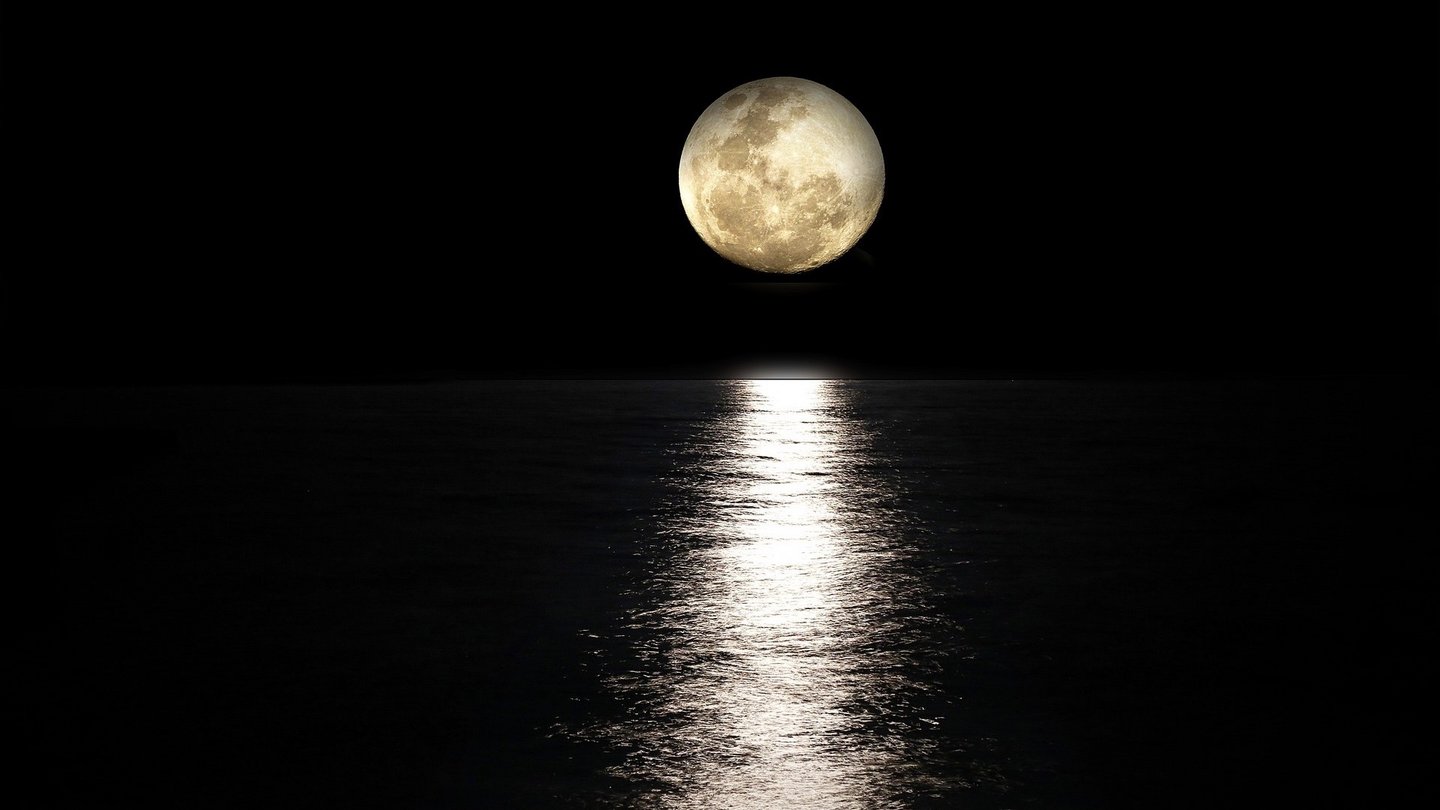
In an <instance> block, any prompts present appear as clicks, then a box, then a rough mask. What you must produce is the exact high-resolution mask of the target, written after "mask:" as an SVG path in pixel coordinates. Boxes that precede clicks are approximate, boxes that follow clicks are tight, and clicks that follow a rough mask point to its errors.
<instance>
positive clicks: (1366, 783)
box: [9, 378, 1440, 810]
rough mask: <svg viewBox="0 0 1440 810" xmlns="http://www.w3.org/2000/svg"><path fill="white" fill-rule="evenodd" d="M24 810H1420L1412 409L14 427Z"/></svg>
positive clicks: (702, 406)
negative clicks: (49, 809)
mask: <svg viewBox="0 0 1440 810" xmlns="http://www.w3.org/2000/svg"><path fill="white" fill-rule="evenodd" d="M11 400H12V405H13V406H14V407H13V408H12V414H13V415H12V419H11V425H10V427H11V435H10V442H9V444H10V458H11V460H12V465H11V466H12V469H15V470H18V471H19V472H20V473H21V476H20V478H21V479H22V480H21V481H20V482H19V484H18V489H16V488H15V487H12V493H13V494H16V495H17V501H16V503H17V506H16V507H15V511H16V513H18V515H19V519H18V525H19V526H20V531H18V532H17V533H16V534H13V535H11V536H10V544H11V547H12V548H14V549H16V550H17V552H18V554H19V557H18V562H17V565H16V567H14V568H12V569H11V577H12V579H13V580H15V581H16V588H15V590H14V593H15V594H16V595H17V598H16V599H15V600H14V607H13V608H12V615H13V616H14V617H15V618H16V619H17V620H18V621H17V625H18V626H19V629H18V631H17V632H18V638H19V643H18V645H17V648H18V649H19V651H20V652H19V654H18V660H16V661H15V662H14V663H13V664H12V666H13V667H15V668H16V669H18V670H20V672H19V674H20V685H19V686H18V687H15V692H14V693H13V695H14V697H15V703H16V704H17V707H16V718H17V726H16V727H17V728H18V729H19V734H20V737H21V739H22V740H23V745H24V747H25V748H26V749H27V750H28V752H29V753H28V754H27V757H26V760H25V763H24V764H25V769H24V772H23V775H22V776H21V777H20V779H21V781H22V782H25V783H30V784H33V785H35V786H37V787H38V788H39V789H40V793H41V795H42V796H43V797H44V798H45V800H46V801H42V803H41V806H55V807H83V808H96V807H120V806H132V805H133V806H145V807H150V808H211V807H214V808H229V807H244V808H274V807H306V808H328V807H337V808H339V807H343V808H353V807H389V808H479V807H504V808H548V807H637V808H676V809H677V810H681V809H689V808H827V809H828V808H911V807H914V808H928V807H963V808H1012V807H1013V808H1023V807H1037V808H1097V809H1098V808H1123V807H1146V808H1154V807H1217V806H1239V805H1250V804H1253V803H1256V802H1262V803H1271V804H1274V805H1278V806H1364V805H1365V804H1367V803H1373V802H1376V801H1392V800H1405V799H1410V800H1418V798H1419V796H1420V788H1421V786H1422V784H1423V782H1424V779H1423V778H1422V777H1423V775H1424V773H1425V772H1426V771H1425V769H1426V768H1428V767H1429V765H1430V761H1429V755H1428V753H1427V751H1429V750H1430V749H1429V746H1432V745H1433V743H1428V742H1426V740H1429V739H1431V738H1432V737H1433V724H1432V721H1433V719H1434V718H1433V716H1432V714H1431V712H1432V709H1433V706H1432V698H1431V693H1432V690H1433V684H1432V682H1431V680H1430V678H1431V672H1430V670H1428V663H1426V662H1428V660H1429V657H1430V652H1431V651H1430V650H1429V647H1430V641H1431V640H1432V639H1433V625H1432V624H1431V618H1432V616H1433V604H1432V603H1433V600H1434V592H1435V591H1434V583H1435V576H1434V571H1433V569H1432V568H1431V567H1429V566H1428V565H1427V564H1426V563H1425V562H1424V561H1425V560H1428V555H1426V554H1425V551H1426V550H1428V549H1429V548H1430V547H1432V546H1433V545H1434V542H1435V538H1436V537H1440V533H1437V531H1436V529H1437V526H1436V523H1437V520H1436V498H1435V490H1434V488H1433V484H1434V480H1435V476H1434V474H1435V467H1436V454H1435V450H1436V442H1435V437H1436V430H1435V422H1434V419H1435V413H1436V412H1437V410H1436V407H1435V406H1436V400H1435V397H1434V391H1433V389H1432V388H1431V387H1430V386H1429V385H1428V384H1424V383H1421V382H1417V381H1414V380H1407V379H1396V378H1365V379H1342V380H1304V381H1275V380H1270V381H1214V380H1210V381H1188V382H1154V381H1151V382H1119V381H1112V382H1096V381H1014V382H1012V381H976V382H926V381H815V380H756V381H664V382H654V381H460V382H436V383H424V384H395V385H356V386H343V385H275V386H255V385H251V386H191V387H159V386H152V387H137V388H99V389H97V388H79V387H68V388H67V387H63V386H57V387H52V388H32V389H20V390H16V391H12V392H11Z"/></svg>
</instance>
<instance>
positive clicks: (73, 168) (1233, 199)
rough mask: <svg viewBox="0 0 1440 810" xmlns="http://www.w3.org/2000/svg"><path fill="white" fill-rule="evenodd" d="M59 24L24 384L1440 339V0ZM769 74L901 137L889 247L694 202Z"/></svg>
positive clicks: (30, 136)
mask: <svg viewBox="0 0 1440 810" xmlns="http://www.w3.org/2000/svg"><path fill="white" fill-rule="evenodd" d="M7 11H8V10H7ZM48 13H49V14H50V15H51V16H50V17H49V18H48V19H45V20H36V21H35V23H36V25H35V26H33V27H31V26H29V22H30V21H29V20H27V19H24V18H23V15H22V18H20V19H16V15H15V14H13V13H11V14H8V15H7V18H8V19H7V29H8V30H7V32H6V54H5V59H6V65H5V79H4V81H5V93H6V96H7V101H6V108H7V114H6V124H5V128H6V146H5V150H6V157H7V160H6V163H7V176H8V177H9V178H10V180H8V181H7V182H6V186H7V193H6V197H7V198H8V199H9V201H10V202H11V203H12V214H11V217H10V219H9V224H10V227H9V229H8V230H9V233H10V234H11V235H12V237H11V240H10V241H8V244H7V247H8V248H9V249H8V250H7V254H8V255H9V257H10V261H7V262H6V263H5V264H6V269H5V271H4V276H5V292H6V296H5V297H6V304H5V306H6V308H7V309H6V313H5V323H6V326H5V329H6V332H7V334H6V336H5V341H6V343H7V345H8V347H9V350H10V351H9V353H10V356H11V369H12V371H13V373H14V374H17V375H18V376H19V377H20V378H21V379H39V380H72V379H74V380H97V381H112V382H113V381H121V382H124V381H152V380H153V381H166V380H195V381H230V380H235V381H244V380H272V379H279V380H304V379H317V380H323V379H334V378H354V379H372V378H393V377H399V378H404V377H424V376H427V375H434V374H441V375H445V374H456V375H476V376H544V375H571V374H573V375H579V376H590V375H609V374H634V375H653V376H669V375H681V376H683V375H689V374H711V373H733V370H734V369H737V368H740V367H741V366H742V365H744V364H747V363H754V362H756V361H765V362H773V361H804V362H811V363H820V364H822V365H825V366H826V367H829V368H835V369H840V370H844V371H847V372H853V373H869V374H876V375H885V374H902V375H908V374H914V375H936V376H967V375H977V376H984V375H992V374H1011V373H1029V374H1042V375H1043V374H1092V373H1118V374H1138V375H1171V374H1182V375H1184V374H1199V375H1211V374H1222V375H1223V374H1234V373H1240V374H1280V375H1286V374H1308V373H1316V372H1356V371H1359V372H1391V371H1411V370H1414V369H1417V368H1424V367H1426V366H1428V364H1430V363H1431V362H1433V359H1434V356H1435V350H1436V347H1437V326H1436V323H1437V319H1436V309H1437V305H1436V301H1437V286H1436V267H1437V258H1436V230H1435V225H1436V218H1437V209H1436V192H1437V164H1436V148H1435V147H1436V143H1437V128H1436V115H1435V111H1436V100H1437V88H1436V83H1435V77H1436V60H1435V49H1434V38H1435V30H1436V21H1435V19H1434V17H1433V9H1432V10H1431V11H1430V16H1427V17H1421V18H1417V19H1403V18H1394V19H1381V18H1379V17H1376V16H1370V17H1365V18H1355V17H1344V18H1341V17H1327V18H1318V17H1311V16H1309V14H1308V13H1307V15H1296V16H1287V15H1280V14H1278V13H1277V14H1272V15H1270V16H1258V15H1257V13H1256V12H1254V11H1253V10H1246V11H1243V12H1241V11H1236V12H1231V13H1220V12H1217V11H1214V10H1212V9H1209V8H1208V7H1205V8H1204V9H1200V8H1199V7H1197V9H1195V10H1189V11H1165V12H1150V13H1149V14H1148V15H1147V16H1140V17H1136V16H1132V15H1128V14H1126V15H1122V14H1118V13H1115V14H1112V15H1110V16H1105V15H1104V14H1102V13H1099V12H1094V11H1089V10H1066V11H1055V10H1047V11H1045V12H1043V13H1042V12H1040V11H1021V10H1013V11H1010V10H993V9H991V10H986V11H981V12H972V11H966V12H963V13H962V14H961V15H960V16H959V17H957V20H956V23H955V24H954V25H950V24H947V23H944V22H941V21H939V20H936V19H929V18H926V17H924V16H923V15H918V14H909V13H906V14H901V13H893V14H891V13H886V14H884V15H883V16H881V17H877V18H867V19H863V20H857V21H854V22H853V23H843V24H842V23H840V22H838V21H831V22H827V23H825V24H823V25H814V24H811V23H805V24H795V23H793V22H791V21H789V20H785V19H782V18H780V17H779V16H777V17H775V18H773V19H772V18H768V17H766V16H765V15H764V14H762V13H761V12H760V11H759V10H756V9H747V10H742V11H734V10H727V9H720V8H717V9H715V10H713V11H710V12H695V13H691V14H687V15H684V16H675V17H673V18H667V19H666V20H664V21H658V22H657V21H655V20H650V19H641V18H639V17H636V18H634V19H630V18H626V17H623V16H615V14H614V12H610V11H603V12H601V11H596V12H589V14H590V15H591V16H589V17H585V18H580V17H574V16H571V15H570V13H569V12H560V11H554V12H541V11H539V10H536V11H533V12H530V11H521V12H519V13H518V14H513V15H511V14H509V13H507V15H506V16H497V17H493V18H492V17H490V16H488V15H487V14H485V13H483V12H479V11H465V12H459V11H453V10H442V9H440V8H437V9H433V10H430V11H425V10H423V9H422V7H413V8H412V7H409V6H407V7H406V10H405V11H403V12H399V11H395V10H393V9H389V10H387V9H380V8H378V7H377V8H376V9H374V10H367V9H366V7H364V6H348V5H347V6H344V7H339V6H337V7H334V8H326V7H322V6H318V5H290V6H276V7H274V8H272V9H268V10H266V9H261V8H259V7H256V8H253V9H252V10H250V11H247V12H246V13H245V14H241V13H239V12H235V13H233V14H232V13H231V12H219V11H213V12H212V11H205V12H196V11H194V10H193V9H191V8H190V7H182V6H174V7H170V8H163V7H162V8H159V9H158V10H156V11H154V12H148V14H149V16H145V17H141V16H137V13H136V12H134V11H132V10H129V9H120V8H105V9H98V10H97V9H92V10H89V11H86V12H85V13H84V14H80V13H79V12H74V13H71V12H68V11H54V10H52V11H51V12H48ZM11 23H13V26H12V25H11ZM651 32H653V33H651ZM772 75H796V76H801V77H805V78H809V79H813V80H815V81H819V82H821V83H823V84H826V85H828V86H830V87H832V88H834V89H835V90H837V91H839V92H840V93H842V94H843V95H845V96H846V97H847V98H849V99H850V100H851V101H852V102H854V103H855V104H856V106H858V107H859V108H860V109H861V110H862V111H863V112H864V113H865V115H866V116H867V118H868V119H869V121H870V123H871V125H872V126H873V127H874V129H875V131H876V133H877V134H878V136H879V138H880V142H881V145H882V147H883V148H884V150H885V159H886V168H887V186H886V197H885V202H884V205H883V206H882V208H881V212H880V216H879V218H878V220H877V221H876V222H875V224H874V226H873V228H872V229H871V231H870V233H869V234H868V235H867V236H866V237H865V238H864V239H863V240H862V241H861V242H860V244H859V245H858V247H857V249H856V250H855V251H853V252H852V253H851V254H850V255H849V256H847V257H846V258H844V259H842V260H841V261H840V262H837V263H836V264H834V265H831V266H829V267H827V268H823V269H821V270H819V271H816V272H814V273H811V274H807V275H804V276H802V277H799V278H779V277H771V276H765V275H761V274H755V273H752V272H750V271H746V270H743V269H742V268H739V267H735V266H732V265H729V264H728V263H726V262H725V261H723V260H722V259H720V258H718V257H717V256H715V255H714V254H712V253H711V252H710V251H709V249H708V248H706V247H705V245H704V244H703V243H702V242H701V241H700V239H699V237H697V236H696V235H695V234H694V232H693V231H692V230H691V229H690V227H689V225H688V223H687V222H686V220H685V216H684V212H683V211H682V209H681V206H680V202H679V198H678V194H677V192H676V188H675V183H676V180H675V172H676V163H677V160H678V156H679V153H680V149H681V146H682V144H683V142H684V139H685V136H686V133H687V132H688V130H689V127H690V125H691V124H692V123H693V121H694V120H695V118H696V117H697V116H698V115H699V113H700V112H701V111H702V110H703V109H704V108H705V107H706V106H707V105H708V104H709V103H710V102H711V101H713V100H714V99H715V98H717V97H718V96H719V95H721V94H722V93H724V92H725V91H726V90H728V89H730V88H732V87H734V86H736V85H738V84H741V83H743V82H745V81H749V80H752V79H756V78H761V77H765V76H772Z"/></svg>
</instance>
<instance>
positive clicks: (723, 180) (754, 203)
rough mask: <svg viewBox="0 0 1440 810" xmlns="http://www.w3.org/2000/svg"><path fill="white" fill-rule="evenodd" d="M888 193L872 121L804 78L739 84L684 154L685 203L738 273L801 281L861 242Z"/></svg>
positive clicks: (700, 124)
mask: <svg viewBox="0 0 1440 810" xmlns="http://www.w3.org/2000/svg"><path fill="white" fill-rule="evenodd" d="M884 193H885V159H884V157H883V156H882V155H881V154H880V141H879V140H878V139H877V138H876V137H875V130H873V129H871V128H870V122H869V121H866V120H865V116H864V115H861V114H860V111H859V110H857V109H855V105H854V104H851V103H850V102H849V101H848V100H846V99H845V97H844V96H842V95H840V94H839V93H837V92H835V91H834V90H831V89H830V88H828V87H826V86H825V85H823V84H817V83H815V82H812V81H809V80H807V79H796V78H790V77H780V78H773V79H760V80H759V81H753V82H750V83H749V84H742V85H740V86H739V87H737V88H735V89H734V90H731V91H730V92H728V93H726V94H725V95H723V96H721V97H720V98H718V99H716V100H715V103H713V104H711V105H710V106H709V107H707V108H706V109H705V112H703V113H701V114H700V118H699V119H698V120H697V121H696V122H695V126H693V127H691V128H690V136H689V137H688V138H686V139H685V149H684V151H682V152H681V153H680V202H681V203H682V204H683V205H684V206H685V215H686V216H687V217H689V218H690V225H691V226H692V227H694V228H695V232H696V233H698V234H700V238H701V239H703V240H705V244H707V245H709V246H710V247H711V248H712V249H714V251H715V252H716V253H719V254H720V255H721V256H724V257H725V258H727V259H729V260H730V261H732V262H735V263H736V264H739V265H743V266H745V267H748V268H750V269H752V270H761V271H764V272H767V273H800V272H804V271H806V270H811V269H814V268H816V267H819V266H820V265H822V264H825V263H827V262H831V261H834V260H835V259H837V258H839V257H840V256H841V255H842V254H844V253H845V251H847V250H849V249H850V248H851V247H853V246H854V245H855V243H856V242H858V241H860V237H862V236H864V235H865V231H867V230H868V229H869V228H870V223H872V222H874V221H875V214H876V213H878V212H879V210H880V198H881V197H882V196H884Z"/></svg>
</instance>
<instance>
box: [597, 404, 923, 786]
mask: <svg viewBox="0 0 1440 810" xmlns="http://www.w3.org/2000/svg"><path fill="white" fill-rule="evenodd" d="M848 396H849V392H848V391H847V388H846V386H845V384H843V383H839V382H832V381H823V380H755V381H748V382H737V383H734V384H733V387H732V389H731V390H730V392H729V393H728V396H727V398H726V401H725V403H724V405H723V407H722V411H721V413H719V414H718V415H717V416H716V417H715V418H714V420H713V421H712V422H710V423H709V424H708V425H707V426H706V429H705V430H704V431H703V432H702V433H701V434H700V435H699V436H698V438H697V439H696V440H694V442H693V443H692V444H691V445H690V446H687V447H683V448H681V449H680V451H679V454H678V455H679V458H680V462H679V464H678V468H677V469H676V470H675V474H674V479H673V481H672V482H671V492H672V497H671V498H670V499H669V500H668V501H667V502H666V504H665V505H664V506H663V507H662V509H661V510H660V512H659V514H657V515H656V516H655V520H656V525H655V526H654V527H653V528H654V533H653V535H652V542H651V544H650V547H649V548H647V549H645V551H644V552H643V553H644V554H645V555H646V565H647V568H646V570H645V575H644V580H643V584H641V585H640V586H639V593H638V594H637V597H638V602H639V607H637V608H636V609H635V610H634V611H633V612H632V613H631V615H629V616H628V617H627V626H626V627H625V630H624V633H623V639H621V640H622V641H625V642H626V643H627V644H628V646H629V648H630V650H629V655H630V656H631V657H630V659H629V660H628V661H626V663H625V664H624V665H623V666H614V667H611V668H610V671H609V672H608V673H607V675H606V680H607V686H608V688H609V690H610V691H611V693H612V695H613V696H614V697H616V698H617V699H618V700H619V701H620V703H621V704H622V705H624V706H625V707H626V714H625V715H624V716H623V717H621V718H619V719H616V720H614V721H613V722H610V723H608V724H604V727H603V728H601V729H599V730H598V736H600V737H601V738H602V739H604V740H605V741H606V743H607V744H608V745H609V746H611V747H612V748H613V749H614V750H616V751H618V752H622V753H623V754H624V759H623V762H622V763H621V764H619V765H618V766H616V767H615V768H614V769H613V772H612V775H613V776H615V777H618V778H619V779H621V780H623V781H624V782H625V783H627V784H629V785H631V786H633V787H634V789H635V790H636V791H637V792H642V793H644V794H645V795H648V796H650V797H652V798H653V800H654V803H655V805H656V806H662V807H674V808H711V807H805V808H831V807H837V808H838V807H854V806H864V807H883V806H891V805H892V803H893V804H896V805H898V804H901V803H904V797H905V796H906V795H913V794H914V793H916V792H921V793H922V794H923V793H934V792H937V791H943V790H944V788H945V786H944V785H943V784H937V783H935V780H934V776H933V774H934V771H935V769H930V770H929V771H928V772H929V773H930V774H931V776H928V777H924V776H921V775H920V774H921V771H922V770H923V769H917V768H916V765H917V764H918V762H919V761H921V760H924V759H928V758H930V757H932V756H935V755H936V753H937V752H936V751H934V750H933V749H934V748H935V747H936V746H935V744H934V742H932V741H928V735H927V730H928V729H930V728H932V727H933V725H934V724H936V723H938V722H939V720H940V718H938V717H935V716H934V715H932V714H929V713H927V710H926V703H927V702H928V701H927V700H926V693H927V691H928V689H929V687H928V686H927V683H926V682H925V673H926V672H929V671H932V668H933V666H934V663H933V661H929V660H927V659H928V657H929V656H927V655H926V647H928V646H930V644H929V643H928V642H927V641H926V639H927V638H929V637H930V636H929V635H927V634H926V633H925V632H924V631H923V629H922V625H924V623H925V622H931V623H933V622H935V621H938V620H936V619H926V618H924V616H925V614H926V613H927V611H926V610H925V605H924V604H923V596H922V593H923V590H922V588H921V587H920V586H919V584H918V582H917V581H916V578H915V576H914V575H913V574H912V573H910V569H909V568H908V567H907V566H906V565H905V557H906V554H907V552H906V549H905V545H904V537H905V534H906V521H905V518H904V516H903V514H902V513H900V512H899V511H898V510H897V509H896V508H895V506H894V504H893V501H894V493H893V492H890V491H887V488H886V486H885V485H884V484H883V482H882V480H881V477H880V475H879V471H880V468H881V461H880V460H879V459H877V458H875V457H874V456H873V454H872V451H871V449H870V447H869V441H868V439H869V437H868V436H867V433H866V430H865V426H864V425H863V424H861V423H860V422H859V421H858V420H857V419H855V418H854V417H853V416H852V415H851V413H850V410H849V407H848V404H849V403H848ZM931 629H933V628H931ZM927 780H928V782H929V783H928V784H926V782H927Z"/></svg>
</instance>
